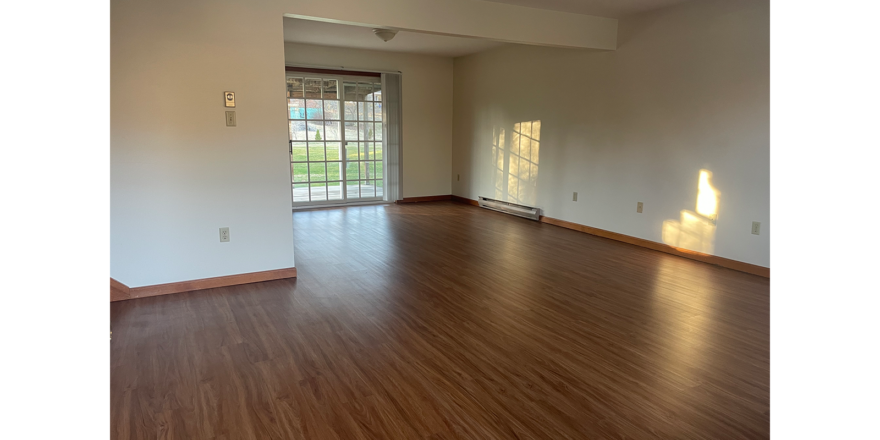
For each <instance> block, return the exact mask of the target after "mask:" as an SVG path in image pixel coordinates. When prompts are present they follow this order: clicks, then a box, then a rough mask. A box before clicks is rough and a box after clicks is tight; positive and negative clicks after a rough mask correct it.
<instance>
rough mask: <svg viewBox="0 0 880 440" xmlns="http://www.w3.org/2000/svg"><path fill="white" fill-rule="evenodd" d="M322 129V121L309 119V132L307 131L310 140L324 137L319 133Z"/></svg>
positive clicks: (318, 139)
mask: <svg viewBox="0 0 880 440" xmlns="http://www.w3.org/2000/svg"><path fill="white" fill-rule="evenodd" d="M323 129H324V123H323V122H321V121H317V122H314V121H309V133H308V137H309V138H308V139H309V140H310V141H320V140H321V139H324V137H323V136H322V135H321V131H323Z"/></svg>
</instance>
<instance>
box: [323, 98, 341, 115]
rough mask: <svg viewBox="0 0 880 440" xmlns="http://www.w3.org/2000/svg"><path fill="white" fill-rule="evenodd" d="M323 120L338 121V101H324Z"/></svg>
mask: <svg viewBox="0 0 880 440" xmlns="http://www.w3.org/2000/svg"><path fill="white" fill-rule="evenodd" d="M324 118H325V119H339V101H324Z"/></svg>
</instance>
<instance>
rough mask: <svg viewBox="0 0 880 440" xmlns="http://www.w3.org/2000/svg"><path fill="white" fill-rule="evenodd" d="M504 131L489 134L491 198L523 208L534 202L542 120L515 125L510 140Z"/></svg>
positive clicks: (497, 129) (500, 129) (499, 129)
mask: <svg viewBox="0 0 880 440" xmlns="http://www.w3.org/2000/svg"><path fill="white" fill-rule="evenodd" d="M506 133H507V130H505V129H503V128H497V127H496V128H495V129H494V130H493V132H492V166H493V170H492V172H493V183H494V185H495V195H494V198H495V199H498V200H504V201H508V202H513V203H519V204H522V205H534V204H535V202H536V201H537V188H538V157H539V156H540V153H541V121H525V122H520V123H518V124H514V126H513V130H512V131H511V132H510V140H509V141H508V140H507V138H506V136H505V135H506Z"/></svg>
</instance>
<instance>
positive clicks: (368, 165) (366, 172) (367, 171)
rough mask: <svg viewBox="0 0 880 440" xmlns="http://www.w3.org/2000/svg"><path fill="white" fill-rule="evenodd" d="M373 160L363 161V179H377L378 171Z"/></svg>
mask: <svg viewBox="0 0 880 440" xmlns="http://www.w3.org/2000/svg"><path fill="white" fill-rule="evenodd" d="M374 169H375V167H374V165H373V162H361V178H363V179H375V178H376V172H375V170H374Z"/></svg>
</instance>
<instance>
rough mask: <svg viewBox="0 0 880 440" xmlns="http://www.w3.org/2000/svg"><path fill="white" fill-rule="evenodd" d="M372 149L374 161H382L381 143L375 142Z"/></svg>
mask: <svg viewBox="0 0 880 440" xmlns="http://www.w3.org/2000/svg"><path fill="white" fill-rule="evenodd" d="M373 148H374V149H375V151H376V160H382V143H381V142H376V143H375V144H374V146H373Z"/></svg>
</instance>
